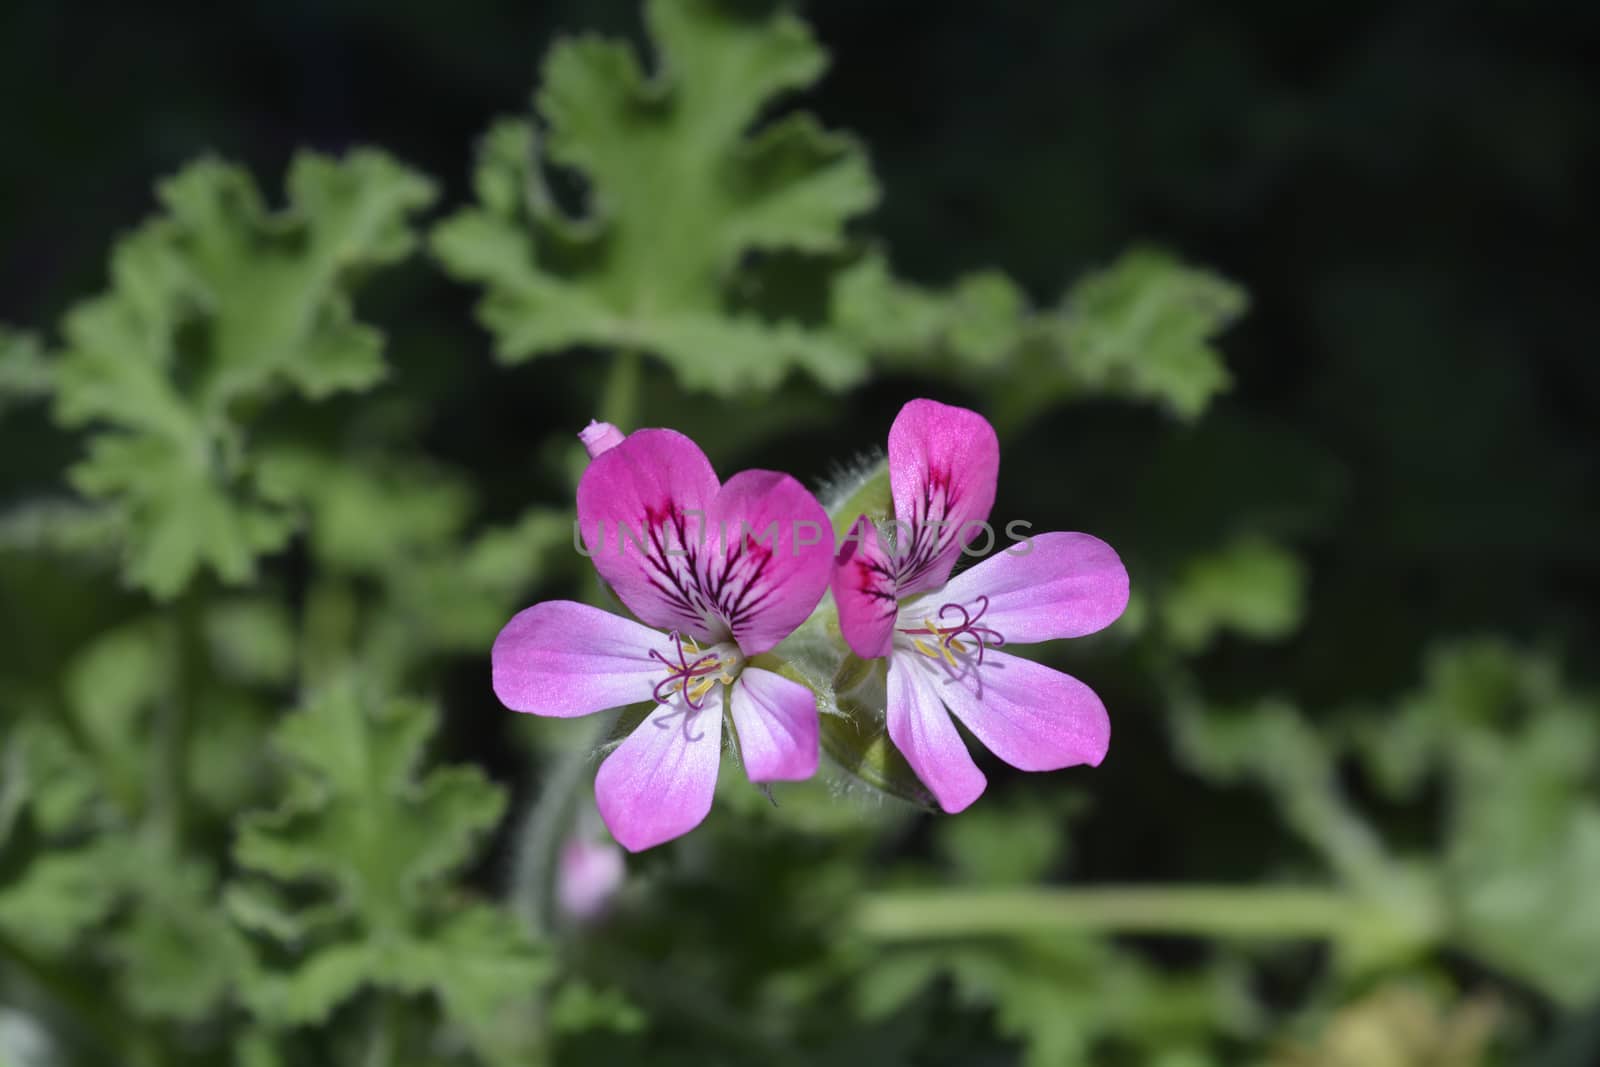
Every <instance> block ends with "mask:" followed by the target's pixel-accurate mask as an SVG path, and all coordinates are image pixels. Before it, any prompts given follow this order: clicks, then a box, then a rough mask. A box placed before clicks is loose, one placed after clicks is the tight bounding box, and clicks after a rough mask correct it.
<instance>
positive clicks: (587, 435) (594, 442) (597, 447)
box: [578, 419, 624, 459]
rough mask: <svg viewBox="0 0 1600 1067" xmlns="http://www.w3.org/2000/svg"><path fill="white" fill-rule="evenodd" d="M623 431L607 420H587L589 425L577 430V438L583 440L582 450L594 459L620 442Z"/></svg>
mask: <svg viewBox="0 0 1600 1067" xmlns="http://www.w3.org/2000/svg"><path fill="white" fill-rule="evenodd" d="M623 436H624V435H623V433H622V431H621V430H619V429H617V428H616V427H615V426H613V425H611V424H610V423H609V422H599V421H597V420H595V419H590V420H589V425H587V426H585V427H584V428H583V429H582V430H579V431H578V440H580V441H582V442H583V447H584V450H585V451H587V452H588V453H589V458H590V459H594V458H595V457H596V456H598V455H599V454H600V453H602V452H607V451H610V450H611V449H613V448H616V447H617V446H618V445H620V444H621V443H622V438H623Z"/></svg>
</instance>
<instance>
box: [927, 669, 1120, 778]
mask: <svg viewBox="0 0 1600 1067" xmlns="http://www.w3.org/2000/svg"><path fill="white" fill-rule="evenodd" d="M929 662H930V664H931V662H932V661H929ZM922 670H924V671H926V672H927V673H928V674H929V675H930V676H931V677H932V678H934V679H936V681H935V683H934V684H935V685H937V687H938V691H939V695H940V696H941V697H942V698H943V699H944V702H945V704H946V705H948V706H949V708H950V710H951V711H953V712H955V714H956V718H958V719H960V720H961V721H962V722H963V723H965V724H966V727H967V729H969V730H971V731H972V733H973V736H975V737H976V738H977V739H978V740H979V741H981V742H983V746H984V747H985V748H987V749H988V750H989V751H990V752H993V753H994V754H995V755H996V756H999V757H1000V758H1001V759H1003V760H1005V761H1006V762H1007V763H1009V764H1011V766H1013V767H1016V768H1017V769H1019V770H1024V771H1055V770H1060V769H1061V768H1062V767H1074V766H1077V765H1078V764H1080V763H1087V764H1089V765H1090V766H1099V764H1100V761H1101V760H1103V759H1105V757H1106V748H1107V747H1108V746H1109V745H1110V744H1111V720H1110V719H1109V718H1108V717H1107V716H1106V707H1105V705H1104V704H1102V703H1101V702H1100V698H1099V697H1097V696H1095V693H1094V690H1092V689H1090V688H1089V687H1088V686H1086V685H1084V684H1083V683H1082V682H1080V681H1078V680H1077V679H1076V678H1074V677H1072V676H1071V675H1067V674H1062V673H1061V672H1060V671H1057V670H1051V669H1050V668H1049V667H1046V666H1043V665H1042V664H1038V663H1035V662H1033V661H1032V660H1029V659H1023V658H1022V657H1020V656H1008V655H1006V654H1005V653H1004V652H995V651H993V650H990V651H988V652H985V653H984V656H983V664H982V666H974V667H972V668H970V669H969V671H968V672H967V673H966V674H964V675H963V676H961V677H960V678H951V677H949V676H943V677H941V672H940V670H939V668H937V667H933V666H929V667H923V668H922Z"/></svg>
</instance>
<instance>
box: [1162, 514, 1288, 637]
mask: <svg viewBox="0 0 1600 1067" xmlns="http://www.w3.org/2000/svg"><path fill="white" fill-rule="evenodd" d="M1305 586H1306V573H1305V568H1304V567H1302V566H1301V565H1300V561H1299V560H1297V559H1296V558H1295V557H1294V555H1293V554H1292V553H1290V552H1288V551H1287V550H1285V549H1283V548H1281V547H1279V546H1278V545H1275V544H1273V543H1272V542H1270V541H1265V540H1262V539H1259V538H1247V539H1242V540H1239V541H1237V542H1235V543H1234V544H1232V545H1229V546H1228V547H1227V548H1225V549H1223V550H1222V551H1220V552H1217V553H1215V554H1212V555H1208V556H1203V557H1201V558H1199V559H1196V560H1194V561H1193V562H1191V563H1190V564H1189V565H1188V566H1187V567H1185V568H1184V569H1183V571H1182V572H1181V573H1180V574H1179V575H1178V577H1177V579H1176V581H1175V582H1174V583H1173V585H1172V588H1171V589H1170V590H1169V591H1168V592H1167V593H1166V595H1165V597H1163V598H1162V600H1161V601H1160V610H1161V618H1162V620H1163V621H1164V622H1165V624H1166V628H1167V632H1168V633H1169V634H1170V635H1171V637H1172V640H1173V642H1174V643H1175V644H1177V646H1178V647H1179V648H1180V649H1182V650H1184V651H1186V652H1199V651H1201V650H1203V649H1204V648H1205V647H1206V646H1207V645H1209V644H1210V643H1211V641H1212V640H1213V639H1214V638H1215V637H1216V635H1217V633H1218V632H1219V631H1221V630H1233V631H1236V632H1238V633H1240V634H1243V635H1244V636H1246V637H1249V638H1253V639H1255V640H1258V641H1264V640H1271V639H1273V638H1278V637H1284V636H1286V635H1287V634H1289V633H1291V632H1292V631H1293V630H1294V629H1295V628H1296V627H1297V626H1299V624H1300V618H1301V616H1302V615H1303V614H1304V612H1305Z"/></svg>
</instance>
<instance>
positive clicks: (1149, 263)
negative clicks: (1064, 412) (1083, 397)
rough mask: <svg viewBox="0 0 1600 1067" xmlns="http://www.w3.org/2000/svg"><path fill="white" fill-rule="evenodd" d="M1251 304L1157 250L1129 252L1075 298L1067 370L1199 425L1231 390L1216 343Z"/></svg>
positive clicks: (1070, 297)
mask: <svg viewBox="0 0 1600 1067" xmlns="http://www.w3.org/2000/svg"><path fill="white" fill-rule="evenodd" d="M1245 306H1246V298H1245V294H1244V290H1242V289H1241V288H1239V286H1237V285H1234V284H1233V283H1231V282H1228V281H1226V280H1224V279H1222V278H1220V277H1218V276H1217V275H1215V274H1212V273H1210V272H1208V271H1204V270H1198V269H1196V268H1193V267H1187V266H1185V265H1184V264H1183V263H1181V262H1180V261H1179V260H1178V259H1177V258H1176V257H1174V256H1172V255H1170V254H1168V253H1165V252H1161V251H1157V250H1154V249H1136V250H1134V251H1131V252H1127V253H1125V254H1124V255H1123V256H1122V257H1121V258H1119V259H1118V260H1117V261H1116V262H1115V263H1113V264H1112V265H1111V266H1110V267H1107V268H1106V269H1104V270H1102V271H1100V272H1098V273H1096V274H1092V275H1090V276H1088V277H1087V278H1084V279H1083V280H1082V281H1080V282H1078V283H1077V284H1075V285H1074V286H1073V287H1072V289H1071V291H1070V292H1068V294H1067V297H1066V303H1065V307H1064V315H1065V323H1064V327H1063V328H1064V339H1065V364H1064V366H1063V367H1062V369H1063V370H1064V371H1065V372H1066V374H1067V376H1068V378H1069V380H1071V381H1073V382H1075V383H1077V384H1080V385H1082V386H1087V387H1090V388H1094V389H1096V390H1108V391H1111V392H1117V393H1125V394H1127V395H1129V396H1134V397H1139V398H1142V399H1148V400H1155V401H1158V402H1160V403H1161V404H1163V405H1164V406H1165V407H1167V408H1168V409H1169V410H1171V411H1172V412H1173V414H1175V415H1177V416H1178V417H1180V418H1183V419H1193V418H1195V417H1196V416H1198V415H1199V414H1200V413H1201V412H1203V411H1204V410H1205V408H1206V405H1207V404H1208V403H1209V402H1210V400H1211V398H1212V397H1213V396H1214V395H1215V394H1216V393H1218V392H1220V391H1222V390H1223V389H1224V388H1226V387H1227V385H1228V382H1229V379H1228V372H1227V369H1226V368H1225V367H1224V366H1223V363H1222V355H1221V353H1219V352H1218V351H1217V350H1216V349H1215V348H1214V347H1213V346H1212V341H1213V339H1214V338H1215V337H1216V336H1217V335H1218V334H1219V333H1221V332H1222V331H1223V330H1225V329H1226V328H1227V327H1228V326H1229V325H1230V324H1231V323H1232V322H1233V321H1234V320H1235V319H1237V318H1238V317H1239V316H1240V315H1242V314H1243V313H1244V310H1245Z"/></svg>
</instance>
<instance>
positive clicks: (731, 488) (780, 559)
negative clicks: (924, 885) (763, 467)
mask: <svg viewBox="0 0 1600 1067" xmlns="http://www.w3.org/2000/svg"><path fill="white" fill-rule="evenodd" d="M578 521H579V525H580V529H582V530H583V531H584V536H585V541H586V542H587V543H588V545H589V547H590V550H591V551H593V552H594V564H595V567H596V569H598V570H599V572H600V575H601V577H603V578H604V579H605V580H606V582H607V583H609V584H610V586H611V588H612V589H613V590H614V591H615V592H616V594H617V596H618V597H620V598H621V600H622V602H623V603H624V604H626V605H627V606H628V608H629V610H631V611H632V612H633V614H634V615H635V616H637V617H638V618H639V619H640V620H642V621H643V623H644V624H645V625H641V623H639V622H634V621H633V620H631V619H625V618H621V617H620V616H617V615H613V614H611V613H609V612H606V611H602V610H601V609H599V608H594V607H590V606H588V605H586V604H577V603H573V602H571V601H566V600H557V601H548V602H546V603H543V604H535V605H534V606H533V607H531V608H528V609H527V610H525V611H523V612H521V613H519V614H518V615H517V616H516V617H515V618H513V619H512V620H511V621H510V622H509V623H507V624H506V627H505V629H503V630H501V631H500V636H499V637H497V638H495V642H494V650H493V652H492V655H491V659H492V662H493V672H494V691H495V694H496V695H497V696H499V698H500V700H501V702H502V703H504V704H505V705H506V706H507V707H509V708H511V709H513V710H515V711H526V712H532V713H534V714H536V715H554V716H561V717H570V716H575V715H588V714H590V713H593V712H597V711H604V710H606V709H608V708H616V707H622V706H625V705H628V704H634V703H638V702H641V701H650V700H653V701H654V702H655V704H656V707H655V710H654V711H653V712H651V713H650V715H649V716H648V717H647V718H645V720H644V721H643V722H642V723H640V725H639V726H638V727H637V728H636V729H635V730H634V731H633V733H632V734H630V735H629V736H628V737H627V738H626V739H625V740H624V741H623V742H622V744H621V745H619V746H618V747H617V748H616V750H615V751H613V752H612V753H611V754H610V755H609V756H608V757H606V760H605V762H604V763H602V764H601V765H600V771H599V774H598V775H597V776H596V778H595V799H596V801H597V802H598V804H599V808H600V814H601V817H602V818H603V819H604V820H605V823H606V826H607V827H608V828H609V829H610V830H611V834H612V836H613V837H615V838H616V839H617V840H618V841H619V842H621V844H622V845H623V846H624V847H626V848H627V849H629V850H630V851H634V852H637V851H639V850H640V849H644V848H650V847H651V846H653V845H658V844H660V843H661V842H663V841H667V840H670V839H672V838H674V837H677V836H679V835H680V834H684V833H687V832H688V831H690V830H692V829H694V827H696V826H698V825H699V824H700V822H701V820H703V819H704V818H705V817H706V813H707V812H709V811H710V810H711V798H712V793H713V792H714V790H715V788H716V782H717V768H718V765H719V764H720V762H721V754H722V727H723V702H724V699H726V701H727V704H728V708H729V710H730V712H731V715H732V721H733V727H734V730H735V734H736V737H737V742H738V751H739V754H740V755H741V756H742V757H743V760H744V765H745V771H746V773H747V774H748V775H749V777H750V780H751V781H753V782H771V781H779V780H796V779H803V778H809V777H810V776H811V775H812V774H814V773H815V772H816V769H817V708H816V698H815V697H814V695H813V694H812V692H811V691H810V690H809V689H807V688H806V687H805V686H803V685H800V684H799V683H797V682H792V681H790V680H788V679H786V678H784V677H782V676H780V675H778V674H776V673H774V672H772V671H769V670H764V669H762V668H759V667H751V666H748V665H747V664H748V661H749V659H750V657H752V656H754V655H757V654H759V653H762V652H765V651H767V650H768V649H770V648H772V647H773V646H774V645H776V644H777V643H778V642H779V641H781V640H783V639H784V638H785V637H787V636H788V635H789V633H790V632H791V631H792V630H794V628H795V627H796V626H798V625H800V623H801V622H803V621H805V618H806V616H808V615H809V614H810V613H811V609H812V608H814V607H815V606H816V604H817V601H818V600H819V599H821V597H822V594H823V592H824V591H825V590H826V588H827V585H828V573H829V569H830V559H831V556H832V554H833V549H832V544H831V538H829V537H828V536H827V531H828V529H829V527H828V521H827V516H826V514H825V513H824V512H823V510H822V507H821V506H820V505H819V504H818V503H817V502H816V500H815V498H813V497H812V495H811V494H810V493H809V492H807V491H806V490H805V489H804V487H802V486H801V485H800V483H799V482H797V481H795V480H794V479H793V478H791V477H789V476H788V475H787V474H779V473H776V472H774V471H744V472H742V473H740V474H736V475H734V476H733V477H732V478H730V479H728V481H727V483H726V484H719V483H718V481H717V476H716V473H715V472H714V471H713V470H712V469H711V463H710V461H708V460H707V459H706V457H705V454H704V453H702V452H701V451H700V449H699V448H698V447H697V446H696V445H695V443H694V442H693V441H691V440H689V439H688V438H687V437H685V436H683V435H682V434H680V433H677V432H675V431H673V430H640V431H638V432H637V433H633V434H630V435H628V436H627V437H626V438H625V439H623V440H622V441H621V442H619V443H617V444H615V445H613V446H612V447H610V448H608V449H606V450H605V451H603V452H601V453H600V454H599V455H597V456H595V458H594V460H593V461H592V462H591V463H590V464H589V467H588V469H587V470H585V471H584V474H583V479H582V481H580V482H579V483H578ZM591 534H593V536H592V537H591ZM652 627H654V628H653V629H652Z"/></svg>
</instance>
